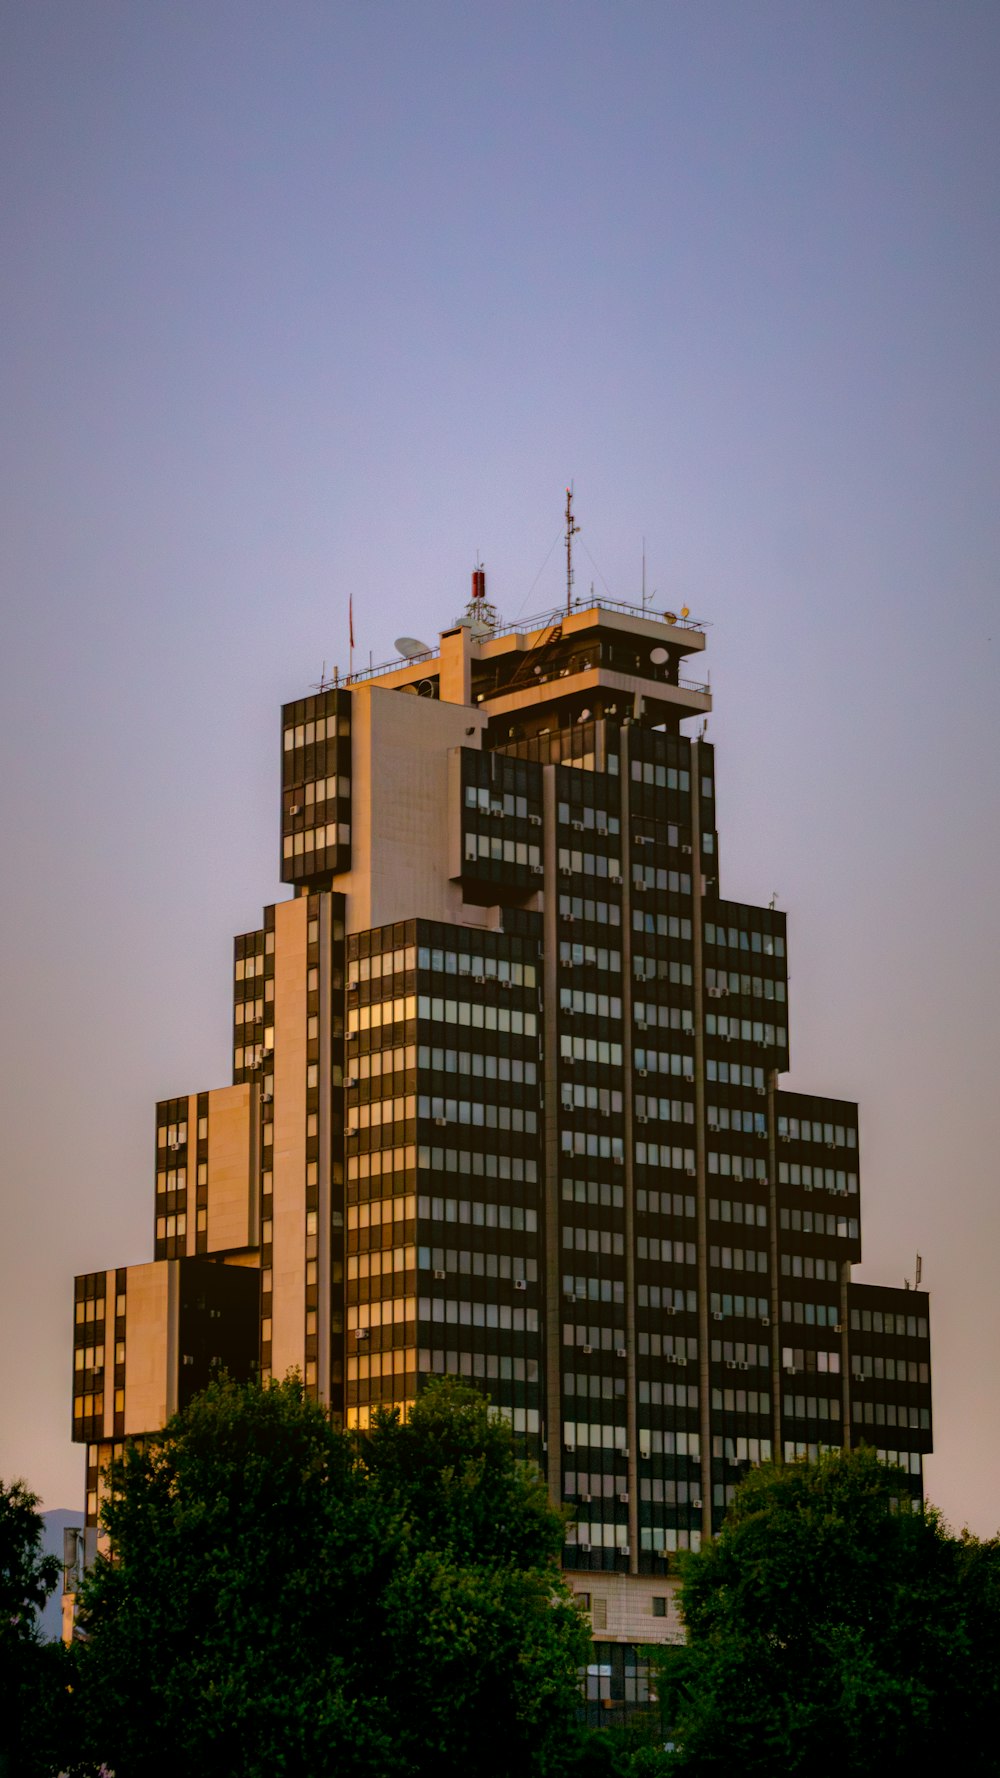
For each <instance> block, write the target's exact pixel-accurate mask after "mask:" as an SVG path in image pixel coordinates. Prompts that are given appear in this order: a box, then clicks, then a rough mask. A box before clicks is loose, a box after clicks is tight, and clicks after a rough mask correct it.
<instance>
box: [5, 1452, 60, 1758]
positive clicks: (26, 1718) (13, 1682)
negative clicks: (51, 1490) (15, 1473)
mask: <svg viewBox="0 0 1000 1778" xmlns="http://www.w3.org/2000/svg"><path fill="white" fill-rule="evenodd" d="M58 1580H59V1558H58V1557H57V1556H47V1555H45V1554H44V1552H43V1550H42V1519H41V1514H40V1513H39V1511H38V1496H37V1495H35V1494H32V1493H31V1492H30V1490H29V1489H28V1488H27V1487H26V1486H25V1484H24V1482H21V1481H15V1482H12V1483H10V1484H9V1485H6V1486H5V1485H4V1484H3V1483H2V1482H0V1778H7V1774H10V1775H11V1778H15V1774H16V1775H17V1778H33V1775H34V1774H35V1773H39V1774H40V1773H43V1772H52V1771H56V1770H58V1768H59V1765H60V1764H61V1763H62V1755H63V1753H64V1751H65V1747H66V1744H67V1724H68V1713H69V1694H68V1692H67V1685H68V1683H69V1672H68V1667H67V1662H66V1658H65V1650H64V1649H63V1647H62V1645H61V1644H60V1643H51V1642H46V1641H44V1640H43V1638H42V1635H41V1631H40V1629H39V1625H38V1615H37V1614H38V1613H39V1612H40V1611H41V1610H42V1607H43V1606H44V1604H45V1601H46V1599H47V1598H48V1596H49V1594H50V1593H51V1592H52V1591H53V1590H54V1588H55V1587H56V1585H57V1584H58Z"/></svg>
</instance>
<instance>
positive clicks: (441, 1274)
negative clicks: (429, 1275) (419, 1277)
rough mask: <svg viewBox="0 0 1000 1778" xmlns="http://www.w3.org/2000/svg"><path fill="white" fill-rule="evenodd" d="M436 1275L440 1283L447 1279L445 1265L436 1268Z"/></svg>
mask: <svg viewBox="0 0 1000 1778" xmlns="http://www.w3.org/2000/svg"><path fill="white" fill-rule="evenodd" d="M434 1276H435V1278H436V1279H437V1280H438V1283H442V1282H443V1280H444V1279H445V1277H446V1276H447V1274H446V1272H445V1271H444V1269H443V1267H441V1266H436V1267H435V1269H434Z"/></svg>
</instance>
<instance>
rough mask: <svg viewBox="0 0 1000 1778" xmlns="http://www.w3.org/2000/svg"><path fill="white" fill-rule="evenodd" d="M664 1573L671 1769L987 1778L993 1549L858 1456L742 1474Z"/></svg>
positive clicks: (997, 1593)
mask: <svg viewBox="0 0 1000 1778" xmlns="http://www.w3.org/2000/svg"><path fill="white" fill-rule="evenodd" d="M682 1574H683V1582H682V1595H681V1597H682V1606H683V1613H684V1618H685V1622H686V1627H687V1635H688V1642H687V1645H686V1646H685V1647H682V1648H678V1649H672V1650H669V1651H665V1653H664V1656H663V1657H662V1659H661V1661H660V1668H661V1676H660V1697H661V1705H662V1708H663V1712H664V1720H665V1722H666V1723H667V1724H669V1725H670V1726H671V1732H672V1739H673V1740H675V1742H676V1743H677V1746H678V1752H677V1755H676V1756H675V1762H674V1763H675V1766H676V1768H677V1769H678V1770H684V1771H691V1772H693V1773H720V1774H721V1773H727V1774H728V1773H731V1772H734V1771H739V1772H741V1773H745V1774H747V1775H748V1778H752V1775H753V1774H760V1775H761V1778H764V1775H765V1774H767V1778H773V1774H774V1773H776V1772H781V1773H783V1774H785V1773H787V1774H795V1773H798V1772H806V1771H809V1772H817V1771H819V1772H827V1771H829V1772H833V1771H837V1772H844V1773H859V1774H860V1773H874V1772H878V1773H880V1774H887V1773H894V1772H903V1771H904V1770H905V1771H907V1772H910V1773H912V1772H913V1771H915V1770H916V1771H919V1770H921V1769H933V1768H934V1767H935V1766H936V1764H937V1763H938V1762H939V1761H943V1760H944V1759H946V1758H948V1757H950V1758H954V1757H955V1756H956V1754H957V1753H958V1752H959V1750H960V1751H961V1760H962V1769H963V1771H964V1772H968V1773H985V1772H994V1771H995V1770H996V1745H995V1736H996V1728H995V1724H996V1709H997V1703H998V1691H1000V1663H998V1659H997V1656H998V1654H1000V1547H998V1545H997V1544H996V1543H991V1544H979V1543H977V1542H976V1541H975V1540H974V1539H972V1538H970V1537H968V1536H963V1537H962V1538H954V1537H951V1536H950V1535H949V1534H948V1532H947V1530H946V1528H945V1527H944V1526H943V1524H942V1522H941V1520H940V1517H939V1516H938V1514H937V1513H936V1512H935V1511H934V1510H933V1509H928V1510H926V1511H921V1510H919V1508H916V1507H914V1506H913V1505H912V1504H911V1501H910V1496H909V1492H908V1478H905V1477H903V1476H902V1474H901V1473H900V1472H898V1471H895V1470H892V1469H889V1468H887V1467H886V1466H885V1465H883V1464H881V1463H879V1462H878V1461H877V1459H876V1456H875V1453H874V1452H873V1451H870V1450H865V1449H863V1450H860V1451H854V1452H836V1453H833V1454H831V1455H828V1456H825V1457H822V1458H821V1459H820V1461H819V1462H818V1463H815V1464H805V1463H798V1464H792V1465H789V1466H786V1467H784V1468H778V1467H770V1466H768V1467H764V1468H761V1469H759V1470H754V1471H752V1472H751V1473H750V1474H749V1475H748V1476H747V1478H746V1479H745V1481H744V1482H743V1483H742V1484H741V1486H740V1487H739V1488H738V1489H737V1492H736V1496H735V1498H734V1500H733V1503H732V1506H731V1508H730V1511H729V1513H728V1514H727V1517H726V1520H725V1523H724V1525H723V1527H722V1530H721V1532H720V1534H719V1536H718V1537H717V1538H716V1539H714V1540H713V1541H712V1542H711V1543H709V1544H707V1545H706V1546H705V1547H704V1548H703V1549H702V1551H700V1552H699V1553H698V1554H697V1555H691V1556H689V1557H687V1558H684V1559H683V1561H682Z"/></svg>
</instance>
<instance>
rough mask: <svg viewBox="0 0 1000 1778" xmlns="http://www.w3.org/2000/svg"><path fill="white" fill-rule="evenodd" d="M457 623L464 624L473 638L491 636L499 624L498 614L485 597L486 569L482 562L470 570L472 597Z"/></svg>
mask: <svg viewBox="0 0 1000 1778" xmlns="http://www.w3.org/2000/svg"><path fill="white" fill-rule="evenodd" d="M459 622H460V623H463V624H465V625H466V627H467V628H468V629H469V630H471V631H472V634H473V635H474V636H490V635H492V633H493V631H494V630H495V629H496V627H497V625H498V623H499V622H500V613H499V612H498V610H497V608H496V606H495V605H491V604H490V602H489V600H488V599H487V597H486V569H485V568H484V567H483V564H482V562H477V563H476V566H475V567H474V568H473V570H472V597H471V599H470V600H469V603H468V605H467V606H466V608H465V612H464V614H463V616H462V617H461V618H460V619H459Z"/></svg>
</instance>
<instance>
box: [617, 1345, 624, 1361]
mask: <svg viewBox="0 0 1000 1778" xmlns="http://www.w3.org/2000/svg"><path fill="white" fill-rule="evenodd" d="M615 1357H616V1358H624V1357H625V1347H624V1346H616V1347H615Z"/></svg>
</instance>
